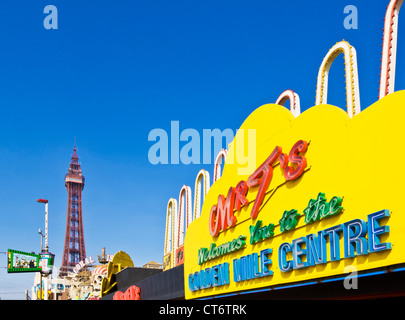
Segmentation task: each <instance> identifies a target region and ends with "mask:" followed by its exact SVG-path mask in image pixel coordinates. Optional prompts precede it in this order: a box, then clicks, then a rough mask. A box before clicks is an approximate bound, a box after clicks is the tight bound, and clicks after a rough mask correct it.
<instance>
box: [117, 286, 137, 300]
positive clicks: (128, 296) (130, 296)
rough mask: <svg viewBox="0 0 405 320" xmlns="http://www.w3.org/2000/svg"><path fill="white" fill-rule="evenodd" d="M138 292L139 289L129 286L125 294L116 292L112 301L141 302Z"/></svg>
mask: <svg viewBox="0 0 405 320" xmlns="http://www.w3.org/2000/svg"><path fill="white" fill-rule="evenodd" d="M140 291H141V290H140V289H139V287H137V286H130V287H129V288H128V289H127V291H125V292H121V291H117V292H116V293H115V294H114V296H113V300H141V298H140V296H139V293H140Z"/></svg>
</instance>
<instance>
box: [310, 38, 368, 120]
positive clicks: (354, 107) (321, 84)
mask: <svg viewBox="0 0 405 320" xmlns="http://www.w3.org/2000/svg"><path fill="white" fill-rule="evenodd" d="M341 53H343V54H344V58H345V76H346V100H347V113H348V114H349V117H350V118H353V117H354V116H355V115H356V114H359V113H360V111H361V108H360V93H359V75H358V70H357V53H356V50H355V49H354V47H352V46H351V45H350V43H348V42H347V41H344V40H343V41H341V42H338V43H336V44H335V45H334V46H333V47H332V48H331V49H330V50H329V52H328V53H327V55H326V56H325V58H324V59H323V61H322V64H321V67H320V68H319V73H318V82H317V88H316V102H315V105H320V104H326V103H327V101H328V77H329V70H330V67H331V65H332V63H333V61H334V60H335V59H336V57H337V56H338V55H340V54H341Z"/></svg>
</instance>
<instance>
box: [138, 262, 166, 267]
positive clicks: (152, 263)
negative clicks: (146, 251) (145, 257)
mask: <svg viewBox="0 0 405 320" xmlns="http://www.w3.org/2000/svg"><path fill="white" fill-rule="evenodd" d="M142 267H143V268H148V269H162V265H161V264H160V263H157V262H155V261H150V262H148V263H147V264H144V265H143V266H142Z"/></svg>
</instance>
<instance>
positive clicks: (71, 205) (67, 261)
mask: <svg viewBox="0 0 405 320" xmlns="http://www.w3.org/2000/svg"><path fill="white" fill-rule="evenodd" d="M76 150H77V149H76V146H75V147H74V148H73V155H72V160H71V161H70V165H69V170H68V173H67V174H66V175H65V187H66V189H67V193H68V201H67V202H68V203H67V220H66V235H65V246H64V248H63V257H62V266H61V268H60V273H59V275H60V276H61V277H63V276H66V275H67V273H68V272H71V271H72V270H73V268H74V267H75V266H76V264H78V263H79V262H80V261H84V260H85V259H86V247H85V244H84V232H83V211H82V190H83V188H84V176H83V174H82V169H81V167H80V164H79V161H78V160H79V157H78V156H77V153H76Z"/></svg>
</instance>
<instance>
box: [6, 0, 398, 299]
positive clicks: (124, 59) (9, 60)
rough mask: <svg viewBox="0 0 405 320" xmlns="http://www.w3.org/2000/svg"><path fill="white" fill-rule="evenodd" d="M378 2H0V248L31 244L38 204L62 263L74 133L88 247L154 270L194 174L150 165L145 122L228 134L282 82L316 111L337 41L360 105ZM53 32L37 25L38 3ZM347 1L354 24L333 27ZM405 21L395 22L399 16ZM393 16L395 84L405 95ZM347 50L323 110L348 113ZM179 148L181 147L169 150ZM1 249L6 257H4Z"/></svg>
mask: <svg viewBox="0 0 405 320" xmlns="http://www.w3.org/2000/svg"><path fill="white" fill-rule="evenodd" d="M388 2H389V1H388V0H378V1H366V0H357V1H356V0H336V1H321V0H309V1H305V2H304V1H297V0H291V1H288V2H285V1H277V2H276V1H270V0H267V1H264V0H263V1H262V0H255V1H249V2H248V1H242V0H221V1H218V0H216V1H212V0H206V1H195V0H192V1H190V0H181V1H180V0H171V1H167V0H160V1H155V0H147V1H146V0H144V1H139V0H134V1H123V0H121V1H103V0H98V1H93V0H87V1H77V0H71V1H62V0H52V1H51V0H47V1H43V0H37V1H29V0H23V1H19V2H18V3H17V2H15V1H11V0H5V1H2V2H1V4H0V41H1V44H2V45H1V51H0V64H1V67H0V70H1V72H0V108H1V116H0V124H1V125H0V168H1V169H0V201H1V207H0V219H1V220H0V251H1V252H5V251H7V249H9V248H10V249H17V250H22V251H28V252H31V251H35V252H38V251H39V249H40V236H39V235H38V233H37V231H38V228H42V229H44V214H43V212H44V207H43V205H40V204H37V203H36V199H38V198H46V199H48V200H49V247H50V251H51V252H53V253H55V254H56V261H55V264H56V265H57V266H60V265H61V259H62V250H63V245H64V236H65V226H66V205H67V193H66V189H65V187H64V175H65V173H66V171H67V168H68V166H69V162H70V157H71V155H72V148H73V142H74V137H76V144H77V147H78V151H77V153H78V156H79V161H80V163H81V165H82V170H83V173H84V175H85V178H86V185H85V188H84V191H83V215H84V233H85V242H86V250H87V255H88V256H93V257H96V255H97V254H100V253H101V248H102V247H106V250H107V253H109V254H114V253H115V252H117V251H119V250H122V251H125V252H127V253H128V254H129V255H130V256H131V258H132V259H133V261H134V264H135V265H136V266H142V265H143V264H145V263H147V262H149V261H150V260H154V261H157V262H160V263H161V262H162V257H163V246H164V232H165V223H166V218H165V214H166V205H167V202H168V200H169V198H170V197H178V193H179V191H180V188H181V187H182V185H183V184H187V185H189V186H192V189H193V188H194V187H193V186H194V179H195V176H196V174H197V173H198V171H199V170H200V169H201V168H204V169H206V170H208V171H209V172H210V174H211V177H212V173H213V166H212V165H193V164H192V165H183V164H178V165H170V164H169V165H152V164H150V163H149V161H148V150H149V148H150V147H151V146H152V145H153V142H150V141H148V134H149V132H150V131H151V130H153V129H155V128H162V129H165V130H167V131H168V132H170V122H171V121H179V123H180V130H183V129H186V128H193V129H196V130H198V131H199V132H200V133H202V130H203V129H215V128H219V129H221V130H224V129H226V128H231V129H233V130H236V129H237V128H239V126H240V125H241V124H242V122H243V121H244V119H246V118H247V117H248V115H249V114H250V113H251V112H252V111H254V110H255V109H256V108H258V107H259V106H261V105H263V104H265V103H273V102H274V101H275V100H276V99H277V97H278V96H279V95H280V94H281V93H282V92H283V91H284V90H286V89H292V90H294V91H296V92H297V93H298V94H299V95H300V98H301V108H302V111H304V110H306V109H308V108H310V107H312V106H313V105H314V104H315V90H316V80H317V79H316V78H317V74H318V68H319V66H320V64H321V62H322V59H323V57H324V56H325V55H326V53H327V52H328V50H329V49H330V48H331V47H332V46H333V45H334V44H335V43H336V42H338V41H341V40H343V39H345V40H347V41H349V42H350V43H351V44H352V45H353V46H354V47H355V48H356V50H357V55H358V66H359V81H360V95H361V104H362V109H364V108H366V107H367V106H370V105H371V104H373V103H374V102H375V101H376V100H377V97H378V87H379V84H378V81H379V74H380V59H381V44H382V34H383V18H384V16H385V10H386V7H387V5H388ZM49 4H52V5H55V6H56V7H57V9H58V29H57V30H46V29H45V28H44V27H43V20H44V18H45V16H46V14H44V13H43V9H44V7H45V6H46V5H49ZM347 5H355V6H356V7H357V8H358V19H359V20H358V21H359V26H358V29H357V30H346V29H345V28H344V26H343V21H344V18H345V16H346V15H345V14H344V13H343V10H344V8H345V6H347ZM400 18H401V17H400ZM402 35H405V27H404V26H402V21H401V19H400V27H399V37H400V38H399V42H398V61H397V77H396V89H397V90H399V89H403V88H404V87H405V78H404V73H403V72H401V70H405V59H401V56H402V57H403V56H404V52H405V48H404V47H405V41H402V40H404V39H403V38H404V37H402ZM344 88H345V85H344V71H343V57H338V58H337V60H336V62H335V63H334V65H333V66H332V68H331V75H330V81H329V101H328V102H329V103H330V104H334V105H337V106H340V107H342V108H345V94H344V90H345V89H344ZM184 144H185V143H181V144H180V147H181V146H182V145H184ZM1 256H2V257H3V258H1ZM0 259H1V260H0V261H3V262H2V263H0V267H2V268H1V269H0V297H1V298H2V299H16V298H20V297H21V296H23V295H17V294H16V295H10V294H2V293H3V292H20V291H24V290H25V289H30V288H31V286H32V284H33V277H34V275H33V274H7V273H6V270H5V269H4V267H5V266H6V255H4V254H0Z"/></svg>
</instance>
